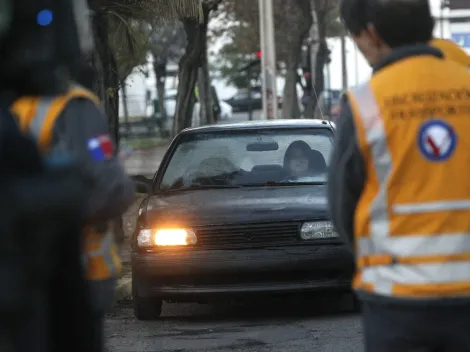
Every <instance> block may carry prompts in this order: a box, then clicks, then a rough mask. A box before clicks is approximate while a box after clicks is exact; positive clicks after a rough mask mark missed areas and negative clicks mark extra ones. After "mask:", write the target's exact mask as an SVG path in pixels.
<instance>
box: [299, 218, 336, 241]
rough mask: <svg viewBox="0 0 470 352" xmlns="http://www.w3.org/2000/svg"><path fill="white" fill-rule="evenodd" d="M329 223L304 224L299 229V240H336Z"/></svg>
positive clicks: (333, 230) (314, 222) (333, 229)
mask: <svg viewBox="0 0 470 352" xmlns="http://www.w3.org/2000/svg"><path fill="white" fill-rule="evenodd" d="M338 237H339V234H338V232H336V230H335V228H334V226H333V224H332V223H331V221H309V222H304V223H303V224H302V227H301V228H300V238H301V239H303V240H317V239H325V238H338Z"/></svg>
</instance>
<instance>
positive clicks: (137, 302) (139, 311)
mask: <svg viewBox="0 0 470 352" xmlns="http://www.w3.org/2000/svg"><path fill="white" fill-rule="evenodd" d="M132 306H133V308H134V316H135V317H136V318H137V319H138V320H156V319H158V318H159V317H160V315H161V314H162V306H163V301H162V300H161V299H158V298H154V297H141V296H139V291H138V290H137V285H136V284H135V280H134V279H133V280H132Z"/></svg>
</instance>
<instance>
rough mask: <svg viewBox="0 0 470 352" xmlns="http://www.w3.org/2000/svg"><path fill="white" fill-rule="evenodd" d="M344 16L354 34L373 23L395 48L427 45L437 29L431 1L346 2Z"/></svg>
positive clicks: (388, 43)
mask: <svg viewBox="0 0 470 352" xmlns="http://www.w3.org/2000/svg"><path fill="white" fill-rule="evenodd" d="M340 15H341V18H342V20H343V23H344V24H345V26H346V28H347V30H348V31H349V32H351V34H353V35H359V34H360V33H361V31H362V30H363V29H366V28H367V25H368V24H373V25H374V26H375V28H376V29H377V32H378V33H379V34H380V36H381V37H382V39H383V40H384V41H385V43H386V44H387V45H389V46H390V47H391V48H396V47H399V46H404V45H410V44H417V43H427V42H428V41H429V40H431V38H432V32H433V29H434V19H433V17H432V15H431V9H430V8H429V0H342V1H341V5H340Z"/></svg>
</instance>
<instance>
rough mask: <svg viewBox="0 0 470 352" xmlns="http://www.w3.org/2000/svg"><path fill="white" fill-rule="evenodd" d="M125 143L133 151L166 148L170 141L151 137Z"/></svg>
mask: <svg viewBox="0 0 470 352" xmlns="http://www.w3.org/2000/svg"><path fill="white" fill-rule="evenodd" d="M125 143H126V144H127V145H128V146H129V147H131V148H132V149H149V148H156V147H166V146H168V144H169V143H170V142H169V141H168V139H160V138H151V137H149V138H136V139H131V140H126V141H125Z"/></svg>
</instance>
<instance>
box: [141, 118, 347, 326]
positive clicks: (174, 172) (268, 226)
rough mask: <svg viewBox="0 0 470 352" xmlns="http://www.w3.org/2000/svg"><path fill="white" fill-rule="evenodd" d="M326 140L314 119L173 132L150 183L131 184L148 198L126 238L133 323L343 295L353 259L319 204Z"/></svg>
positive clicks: (325, 127) (324, 125)
mask: <svg viewBox="0 0 470 352" xmlns="http://www.w3.org/2000/svg"><path fill="white" fill-rule="evenodd" d="M333 137H334V128H333V125H332V124H331V123H329V122H327V121H317V120H273V121H251V122H244V123H234V124H225V125H214V126H204V127H200V128H191V129H186V130H184V131H182V132H180V133H179V134H178V135H177V136H176V138H175V139H174V140H173V142H172V143H171V145H170V147H169V149H168V151H167V153H166V155H165V156H164V158H163V160H162V163H161V165H160V167H159V168H158V171H157V172H156V175H155V177H154V178H153V180H150V179H147V178H145V177H144V176H137V177H136V178H135V181H136V182H137V183H138V185H139V187H138V189H139V190H140V191H141V192H145V193H147V196H146V198H145V199H144V200H143V201H142V202H141V204H140V206H139V211H138V217H137V222H136V228H135V231H134V234H133V237H132V293H133V304H134V313H135V316H136V317H137V318H138V319H142V320H150V319H155V318H158V317H159V315H160V314H161V311H162V302H163V301H171V302H179V301H182V302H188V301H189V302H205V301H208V300H210V299H213V298H216V297H218V298H221V299H230V298H235V297H239V298H240V297H242V298H243V297H245V298H246V297H252V295H256V296H260V295H267V294H269V295H285V294H299V293H308V294H309V295H310V294H312V292H317V293H324V294H327V295H330V294H331V293H332V292H333V293H334V294H338V295H339V296H340V295H342V294H343V293H350V287H351V278H352V274H353V271H354V264H353V258H352V255H351V253H350V251H349V250H348V249H347V247H346V246H345V245H344V244H343V243H342V242H341V241H340V239H339V237H338V233H337V232H336V230H335V229H334V227H333V226H332V224H331V222H330V218H329V213H328V206H327V201H326V187H327V186H326V171H327V166H328V161H329V156H330V153H331V150H332V147H333ZM299 145H301V146H302V147H300V146H299ZM295 148H300V149H299V150H300V151H301V152H302V153H303V155H304V158H306V159H307V160H308V164H307V166H308V167H307V168H305V170H304V171H303V173H301V174H298V173H297V171H293V168H294V167H295V168H297V167H298V166H292V165H297V164H295V163H294V164H293V163H291V162H290V160H291V159H290V158H291V157H292V155H297V153H298V152H299V150H297V151H295ZM294 158H295V157H294ZM309 297H311V296H309Z"/></svg>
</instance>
